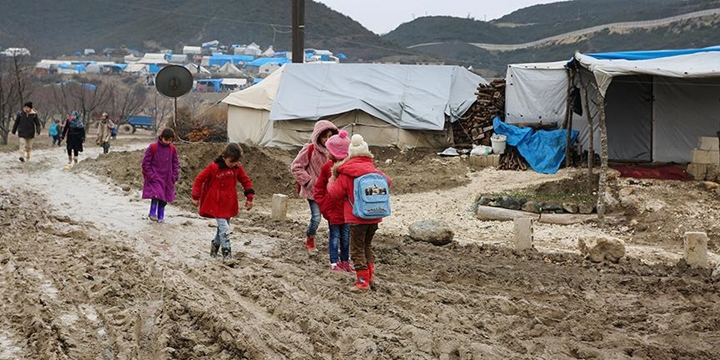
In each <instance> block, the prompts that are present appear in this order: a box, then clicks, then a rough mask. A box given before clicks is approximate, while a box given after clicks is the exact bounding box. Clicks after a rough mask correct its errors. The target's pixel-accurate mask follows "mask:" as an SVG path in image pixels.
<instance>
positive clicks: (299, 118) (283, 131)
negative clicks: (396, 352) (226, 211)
mask: <svg viewBox="0 0 720 360" xmlns="http://www.w3.org/2000/svg"><path fill="white" fill-rule="evenodd" d="M481 83H482V84H485V83H487V82H486V81H485V79H483V78H482V77H480V76H477V75H475V74H473V73H471V72H469V71H467V70H465V69H463V68H462V67H457V66H427V65H382V64H287V65H285V66H283V67H282V68H280V69H279V70H277V71H275V72H273V73H272V74H270V76H268V77H267V78H266V79H265V80H263V81H262V82H260V83H259V84H257V85H254V86H251V87H250V88H248V89H245V90H242V91H239V92H236V93H232V94H230V95H228V96H227V97H226V98H225V99H224V100H223V102H224V103H226V104H228V105H229V106H228V137H229V138H230V140H231V141H234V142H241V143H247V144H253V145H261V146H300V145H302V144H304V143H306V142H307V141H308V139H309V137H310V134H311V133H312V128H313V126H314V124H315V121H317V120H319V119H327V120H330V121H333V122H334V123H335V124H336V125H337V126H338V127H340V128H345V129H347V130H348V132H350V133H360V134H362V135H363V136H364V137H365V138H366V141H368V143H369V144H371V145H383V146H387V145H396V146H398V147H401V148H405V147H438V146H445V145H447V144H448V143H449V142H451V140H452V138H451V137H452V135H451V133H452V132H451V131H447V129H448V124H447V121H448V120H450V121H454V120H456V119H457V118H459V117H460V116H462V115H463V114H464V113H465V111H466V110H467V109H468V108H469V107H470V106H471V105H472V104H473V103H474V101H475V90H476V89H477V86H478V84H481Z"/></svg>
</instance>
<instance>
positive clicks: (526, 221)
mask: <svg viewBox="0 0 720 360" xmlns="http://www.w3.org/2000/svg"><path fill="white" fill-rule="evenodd" d="M513 222H514V225H515V237H514V244H513V245H514V247H515V250H526V249H532V243H533V219H531V218H516V219H515V220H513Z"/></svg>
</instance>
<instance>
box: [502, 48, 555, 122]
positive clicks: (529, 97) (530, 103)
mask: <svg viewBox="0 0 720 360" xmlns="http://www.w3.org/2000/svg"><path fill="white" fill-rule="evenodd" d="M565 64H567V61H557V62H549V63H531V64H511V65H508V69H507V74H506V76H505V84H506V86H505V122H506V123H508V124H528V123H530V124H537V123H543V124H547V123H557V124H562V122H563V120H565V107H566V99H567V85H568V70H567V69H566V68H565Z"/></svg>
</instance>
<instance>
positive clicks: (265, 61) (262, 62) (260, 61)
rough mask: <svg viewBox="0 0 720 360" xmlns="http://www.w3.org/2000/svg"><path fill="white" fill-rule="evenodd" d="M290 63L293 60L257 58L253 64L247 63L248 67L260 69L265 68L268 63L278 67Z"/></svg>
mask: <svg viewBox="0 0 720 360" xmlns="http://www.w3.org/2000/svg"><path fill="white" fill-rule="evenodd" d="M289 62H291V60H290V59H288V58H257V59H255V60H253V61H252V62H250V63H247V64H246V65H247V66H256V67H260V66H263V65H265V64H268V63H275V64H278V65H282V64H287V63H289Z"/></svg>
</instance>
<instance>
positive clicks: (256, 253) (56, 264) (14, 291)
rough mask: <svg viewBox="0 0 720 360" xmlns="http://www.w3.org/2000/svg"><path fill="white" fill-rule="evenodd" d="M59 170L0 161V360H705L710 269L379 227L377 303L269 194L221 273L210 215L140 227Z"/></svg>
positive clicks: (123, 204) (75, 176)
mask: <svg viewBox="0 0 720 360" xmlns="http://www.w3.org/2000/svg"><path fill="white" fill-rule="evenodd" d="M143 146H144V144H129V145H124V146H123V147H116V148H114V149H113V150H115V151H118V150H136V149H140V148H142V147H143ZM133 154H134V153H132V152H128V153H127V156H137V155H133ZM85 155H86V156H88V157H94V156H97V148H90V149H87V150H86V154H85ZM116 156H119V155H116ZM252 156H254V155H253V154H248V155H246V157H252ZM65 159H66V158H65V157H64V154H63V153H62V152H61V151H60V150H58V149H47V150H41V151H38V152H37V154H36V155H35V156H34V157H33V161H32V162H30V163H25V164H20V163H19V162H17V159H16V158H15V154H0V304H2V306H1V307H0V359H283V358H288V359H410V358H412V359H591V358H595V359H717V358H720V296H719V295H718V294H719V293H720V284H718V283H713V282H711V281H710V277H709V271H708V270H691V269H687V268H686V267H682V266H680V267H678V266H669V265H663V264H658V265H647V264H645V263H644V262H643V261H642V259H638V258H631V259H627V260H623V261H621V262H620V263H619V264H607V263H601V264H594V263H590V262H587V261H585V260H583V259H582V258H580V257H579V255H577V254H574V253H571V252H549V251H542V252H536V251H533V252H528V253H514V252H513V251H510V250H507V249H506V248H505V247H503V246H496V245H487V244H478V245H474V244H472V243H470V242H467V241H466V242H463V243H462V244H454V245H450V246H446V247H434V246H432V245H427V244H421V243H415V242H412V241H410V240H409V239H407V238H406V237H405V236H404V234H403V233H402V230H401V229H400V226H391V224H389V225H388V226H387V227H386V228H385V229H383V226H382V225H381V228H380V231H379V232H378V234H377V235H376V238H375V239H376V240H375V241H374V242H375V244H376V250H377V253H378V264H377V277H378V279H377V282H378V289H377V291H373V292H368V293H363V294H353V293H350V292H349V291H348V288H349V286H350V285H351V284H352V280H353V279H352V278H351V276H350V275H346V274H339V273H331V272H330V271H328V270H327V264H326V263H327V260H326V256H325V251H326V248H325V247H324V246H321V247H320V252H319V254H318V255H316V256H308V254H306V253H305V251H304V250H303V249H302V243H301V240H300V239H301V235H302V233H303V229H304V224H303V222H302V219H298V217H299V215H296V216H291V219H290V220H289V221H284V222H278V221H273V220H271V219H270V218H269V216H268V214H269V208H268V205H269V201H267V199H266V200H262V199H259V200H258V204H257V208H256V209H253V210H252V211H251V212H249V213H247V212H243V213H242V214H241V215H240V216H239V218H238V219H236V220H234V237H233V251H234V258H233V259H232V260H231V261H229V262H227V263H222V262H221V261H218V260H213V259H211V258H210V257H209V256H208V251H209V244H208V243H209V240H210V238H211V235H213V233H214V229H213V228H211V227H209V224H210V223H209V221H207V220H205V219H201V218H198V217H197V216H196V215H195V214H193V213H192V212H189V211H187V210H185V209H183V208H179V207H176V206H173V205H170V207H169V208H168V213H169V217H168V219H167V222H166V223H165V224H157V223H151V222H149V221H147V220H146V219H145V216H146V212H147V205H148V204H147V203H146V202H145V201H141V200H140V199H139V197H140V196H139V193H138V189H137V188H136V187H132V188H131V189H130V191H127V192H126V191H123V190H122V189H121V188H120V187H119V186H118V184H116V183H114V182H113V181H112V180H110V179H109V178H106V177H103V176H98V175H94V174H92V173H89V172H85V171H76V170H77V169H76V170H72V169H70V170H68V169H64V168H63V167H64V160H65ZM247 161H251V160H250V159H249V158H248V159H247ZM81 165H82V163H81ZM78 167H79V168H80V166H78ZM190 181H191V180H190ZM442 191H448V192H451V191H452V189H448V190H440V192H439V193H438V195H432V196H442V194H443V192H442ZM433 194H434V193H433ZM400 196H401V198H399V200H398V201H399V202H400V203H402V202H403V200H402V199H403V198H402V196H403V195H400ZM407 196H422V194H417V193H415V194H407ZM432 196H431V197H432ZM468 201H471V199H468ZM469 205H470V204H469V203H463V204H458V207H459V209H457V212H458V213H464V212H466V211H468V208H469ZM295 207H296V208H299V205H298V204H297V203H295ZM293 211H297V212H299V211H301V209H297V210H293ZM388 223H390V221H388ZM323 227H324V226H323ZM323 227H321V228H323ZM396 228H397V229H396ZM321 234H323V233H321ZM320 237H322V235H320ZM482 240H486V241H487V242H488V243H491V242H499V241H496V239H492V238H488V239H482Z"/></svg>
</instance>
